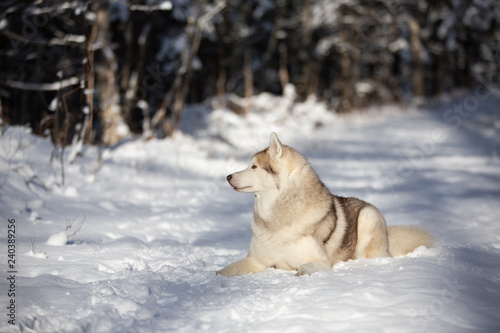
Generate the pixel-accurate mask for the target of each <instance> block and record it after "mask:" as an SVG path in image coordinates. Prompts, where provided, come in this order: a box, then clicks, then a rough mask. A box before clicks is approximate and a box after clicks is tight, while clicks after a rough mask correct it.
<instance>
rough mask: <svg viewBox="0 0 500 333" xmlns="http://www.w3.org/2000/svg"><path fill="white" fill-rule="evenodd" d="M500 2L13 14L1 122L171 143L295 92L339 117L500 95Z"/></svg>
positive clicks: (171, 6) (110, 140)
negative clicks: (210, 110)
mask: <svg viewBox="0 0 500 333" xmlns="http://www.w3.org/2000/svg"><path fill="white" fill-rule="evenodd" d="M499 7H500V5H498V4H497V1H496V0H491V1H487V0H481V1H478V0H474V1H473V0H448V1H446V0H408V1H395V0H394V1H393V0H379V1H376V0H375V1H373V0H340V1H331V0H318V1H313V0H289V1H285V0H277V1H271V0H245V1H244V0H227V1H226V0H221V1H202V0H200V1H189V0H172V1H164V0H142V1H141V0H128V1H127V0H114V1H109V0H108V1H106V0H101V1H83V0H55V1H38V0H36V1H19V0H4V1H1V2H0V116H1V119H2V124H29V125H30V126H31V127H32V128H33V131H34V132H35V133H37V134H41V135H50V136H51V137H52V140H53V141H54V143H56V144H61V145H63V146H64V145H65V144H67V143H70V142H72V140H85V142H87V143H103V144H105V145H112V144H115V143H116V142H117V141H118V140H120V138H122V137H123V136H125V135H127V133H130V132H133V133H143V134H148V135H156V136H168V135H170V134H171V133H172V132H173V131H174V130H175V129H176V127H177V126H178V124H179V121H180V119H181V117H182V111H183V110H184V108H185V106H186V105H187V104H189V103H197V102H201V101H204V100H207V99H209V98H215V100H218V101H220V102H221V103H227V105H226V106H227V107H231V108H233V109H234V111H235V112H249V110H247V108H248V107H247V108H246V107H245V106H246V105H247V104H244V103H243V104H241V105H238V104H237V103H230V101H229V100H228V98H227V96H230V95H231V94H236V95H239V96H241V97H245V98H251V96H252V95H253V94H255V93H258V92H263V91H268V92H272V93H275V94H281V93H282V91H283V89H284V87H285V86H286V85H288V84H292V85H293V86H295V88H296V91H297V98H298V99H305V98H307V97H308V96H309V95H315V96H317V97H318V98H320V99H322V100H325V101H326V102H328V103H329V104H330V105H331V107H332V109H333V110H335V111H337V112H347V111H349V110H351V109H353V108H360V107H365V106H368V105H370V104H373V103H378V104H384V103H391V102H402V101H407V100H409V99H411V98H413V97H418V96H435V95H438V94H440V93H443V92H448V91H451V90H452V89H455V88H459V87H470V86H471V85H473V84H474V83H476V82H477V81H481V82H498V76H499V74H500V69H499V62H500V27H499V23H500V8H499Z"/></svg>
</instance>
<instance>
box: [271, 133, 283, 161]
mask: <svg viewBox="0 0 500 333" xmlns="http://www.w3.org/2000/svg"><path fill="white" fill-rule="evenodd" d="M269 153H270V154H271V156H273V157H275V158H280V157H281V155H283V146H282V144H281V142H280V139H278V136H277V135H276V133H274V132H273V133H271V138H270V139H269Z"/></svg>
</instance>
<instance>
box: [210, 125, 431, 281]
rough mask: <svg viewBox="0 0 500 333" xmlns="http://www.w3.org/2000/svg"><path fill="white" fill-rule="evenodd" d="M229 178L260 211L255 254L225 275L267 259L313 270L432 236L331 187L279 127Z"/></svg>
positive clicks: (395, 251)
mask: <svg viewBox="0 0 500 333" xmlns="http://www.w3.org/2000/svg"><path fill="white" fill-rule="evenodd" d="M227 180H228V182H229V184H230V185H231V186H232V187H233V188H234V189H235V190H237V191H239V192H249V193H254V194H255V202H254V217H253V221H252V240H251V242H250V251H249V253H248V255H247V256H246V257H245V258H244V259H242V260H240V261H237V262H235V263H233V264H231V265H229V266H227V267H225V268H224V269H222V270H220V271H218V272H217V274H220V275H225V276H235V275H244V274H249V273H258V272H261V271H263V270H264V269H266V268H268V267H276V268H279V269H286V270H296V271H297V275H303V274H312V273H314V272H318V271H325V270H330V269H331V268H332V266H333V265H334V264H335V263H337V262H339V261H345V260H349V259H359V258H373V257H389V256H391V255H392V256H397V255H402V254H406V253H407V252H409V251H412V250H413V249H415V248H416V247H418V246H420V245H426V246H429V245H430V244H431V240H432V236H430V235H429V234H428V233H427V232H425V231H424V230H423V229H420V228H417V227H389V228H387V226H386V223H385V220H384V217H383V216H382V214H381V213H380V211H379V210H378V209H377V208H375V207H374V206H372V205H370V204H368V203H366V202H364V201H362V200H359V199H356V198H343V197H339V196H335V195H332V194H331V193H330V191H329V190H328V189H327V188H326V186H325V185H324V184H323V183H322V182H321V181H320V179H319V178H318V176H317V175H316V173H315V172H314V170H313V169H312V168H311V166H310V165H309V163H308V162H307V160H306V159H305V158H304V157H303V156H302V155H300V154H299V153H298V152H297V151H296V150H294V149H293V148H291V147H288V146H285V145H282V144H281V142H280V141H279V139H278V136H277V135H276V134H274V133H272V134H271V138H270V142H269V147H268V148H267V149H265V150H263V151H261V152H259V153H257V154H255V155H254V156H253V157H252V160H251V163H250V166H249V167H248V168H247V169H245V170H242V171H240V172H236V173H234V174H232V175H229V176H228V177H227Z"/></svg>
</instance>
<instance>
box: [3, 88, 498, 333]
mask: <svg viewBox="0 0 500 333" xmlns="http://www.w3.org/2000/svg"><path fill="white" fill-rule="evenodd" d="M253 105H254V108H255V110H254V111H253V112H252V113H251V114H248V115H247V116H246V117H241V116H237V115H235V114H234V113H232V112H231V111H228V110H224V109H218V110H215V111H213V112H209V111H208V108H207V107H205V106H202V105H200V106H193V107H191V108H190V109H189V110H188V111H187V113H186V115H185V123H184V124H183V132H179V133H177V134H176V135H175V137H174V138H173V139H170V140H150V141H143V140H140V139H137V140H130V141H128V142H126V143H123V144H121V145H120V146H118V147H115V148H113V149H106V150H104V151H102V152H101V154H100V156H101V158H99V151H98V149H97V148H95V147H84V148H83V150H82V151H81V152H80V154H79V156H78V157H76V159H74V161H73V162H72V163H70V161H69V159H71V154H74V153H75V152H76V149H77V147H68V148H67V149H66V153H65V154H66V155H65V164H64V181H65V184H64V186H63V185H62V172H61V171H62V170H61V165H60V163H59V157H58V156H57V155H58V152H56V154H55V156H54V158H53V159H52V161H51V160H50V156H51V152H52V150H53V148H52V145H51V143H50V142H49V141H48V140H46V139H41V138H39V137H35V136H33V135H31V134H30V133H29V130H27V129H25V128H22V127H6V129H5V133H4V134H3V136H1V137H0V218H1V220H2V224H1V228H0V240H1V243H2V244H3V245H2V246H1V249H0V255H1V273H0V274H1V279H0V287H1V295H0V304H1V308H2V309H3V310H1V311H0V312H1V318H2V319H1V321H0V331H1V332H18V331H22V332H165V331H183V332H197V331H208V332H326V331H332V332H465V331H481V332H499V331H500V158H499V156H498V154H499V153H500V98H499V97H498V96H495V95H493V94H491V93H489V92H488V91H487V90H485V89H484V88H482V89H481V88H480V89H477V90H473V91H470V92H467V93H462V94H460V95H457V96H449V97H447V98H442V99H440V100H436V101H428V102H426V103H425V104H424V105H423V106H422V107H421V108H416V107H408V108H402V107H394V106H393V107H386V108H381V109H379V110H375V109H372V110H368V111H365V112H364V113H362V114H358V115H350V116H343V117H340V116H338V115H337V116H336V115H333V114H331V113H329V112H328V111H327V110H326V107H325V106H324V105H322V104H321V103H317V102H315V101H312V100H311V101H308V102H306V103H300V104H295V105H292V104H291V103H290V100H289V99H287V98H284V99H279V98H275V97H272V96H269V95H267V94H262V95H259V96H256V97H255V99H254V101H253ZM271 131H275V132H277V133H278V134H279V135H280V138H281V140H282V142H283V143H285V144H289V145H292V146H294V147H295V148H296V149H298V150H299V151H300V152H301V153H303V154H304V155H305V156H306V157H308V159H309V161H310V162H311V164H312V165H313V167H314V168H315V170H316V171H317V172H318V174H319V175H320V177H321V178H322V180H323V181H324V182H325V184H326V185H327V186H328V187H329V188H330V189H331V190H332V192H333V193H335V194H338V195H342V196H357V197H360V198H362V199H364V200H366V201H369V202H371V203H373V204H375V205H376V206H378V207H379V208H380V209H381V211H382V212H383V213H384V215H385V217H386V220H387V221H388V224H417V225H420V226H423V227H425V228H427V229H428V230H429V231H430V232H432V233H433V234H434V235H435V236H436V237H437V238H438V240H439V241H438V243H437V245H436V247H434V248H431V249H425V248H419V249H417V250H416V251H415V252H414V253H412V254H410V255H408V256H406V257H401V258H383V259H365V260H352V261H349V262H343V263H339V264H337V265H335V266H334V268H333V269H332V271H331V272H324V273H315V274H313V275H311V276H302V277H295V276H294V274H293V272H287V271H280V270H275V269H267V270H266V271H264V272H263V273H261V274H253V275H247V276H241V277H233V278H227V277H222V276H216V275H215V273H214V272H215V271H216V270H218V269H220V268H222V267H224V266H225V265H227V264H229V263H231V262H233V261H235V260H237V259H239V258H242V257H243V256H245V255H246V253H247V251H248V246H249V240H250V236H251V234H250V220H251V218H252V201H253V196H252V195H250V194H243V193H237V192H235V191H234V190H233V189H232V188H231V187H230V186H229V185H228V184H227V182H226V181H225V176H226V175H227V174H229V173H232V172H234V171H237V170H239V169H241V168H243V167H245V166H246V163H247V162H248V160H249V158H250V157H251V155H252V154H253V153H255V152H256V151H258V150H260V149H263V148H265V147H266V146H267V143H268V139H269V133H270V132H271ZM9 219H15V227H16V234H15V237H16V238H15V242H16V243H15V245H16V248H15V249H16V253H15V255H16V257H15V259H16V262H15V266H14V269H15V270H16V271H17V273H16V274H14V275H15V283H14V284H13V285H14V287H15V296H14V297H12V296H9V295H8V290H9V289H12V285H11V283H10V282H12V281H9V280H7V277H9V276H10V275H11V274H10V273H9V274H8V273H7V272H8V271H10V270H11V269H10V268H8V267H7V260H8V259H9V258H8V257H7V254H8V249H7V245H6V244H7V243H8V231H7V227H8V225H9V223H8V220H9ZM81 223H83V224H81ZM80 224H81V229H80V230H79V231H78V232H77V233H76V234H75V235H73V236H71V235H72V234H73V233H74V232H75V231H77V230H78V227H79V225H80ZM67 226H70V228H69V229H68V230H66V228H67ZM68 236H71V237H69V238H68ZM12 299H14V300H15V305H16V309H15V315H16V317H15V324H16V325H15V326H13V325H10V324H9V323H8V320H9V319H10V318H9V316H8V314H9V312H10V310H9V309H7V307H8V306H9V304H10V303H9V302H10V301H11V300H12Z"/></svg>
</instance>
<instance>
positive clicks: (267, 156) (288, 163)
mask: <svg viewBox="0 0 500 333" xmlns="http://www.w3.org/2000/svg"><path fill="white" fill-rule="evenodd" d="M297 156H299V157H297ZM297 162H298V163H297ZM303 163H307V161H305V159H304V158H303V157H302V156H301V155H300V154H299V153H297V152H296V151H295V150H294V149H293V148H290V147H288V146H285V145H283V144H282V143H281V142H280V140H279V139H278V136H277V135H276V134H275V133H271V138H270V140H269V147H268V148H266V149H264V150H263V151H261V152H258V153H257V154H255V155H254V156H253V157H252V160H251V161H250V165H249V166H248V168H246V169H245V170H242V171H239V172H236V173H233V174H231V175H229V176H227V181H228V182H229V184H230V185H231V186H232V187H233V188H234V189H235V190H236V191H239V192H249V193H259V192H265V191H269V190H280V186H281V185H282V183H283V182H284V181H285V180H286V179H287V177H289V176H290V174H291V173H292V171H293V169H294V168H295V167H296V166H297V164H303Z"/></svg>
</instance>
